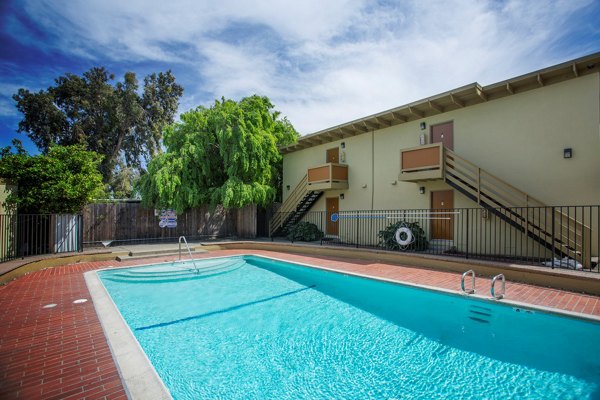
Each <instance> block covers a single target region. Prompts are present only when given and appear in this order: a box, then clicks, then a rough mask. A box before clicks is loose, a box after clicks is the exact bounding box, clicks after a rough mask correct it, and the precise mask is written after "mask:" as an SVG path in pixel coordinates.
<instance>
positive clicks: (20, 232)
mask: <svg viewBox="0 0 600 400" xmlns="http://www.w3.org/2000/svg"><path fill="white" fill-rule="evenodd" d="M82 250H83V217H82V216H81V215H72V214H18V215H12V214H0V262H4V261H9V260H13V259H15V258H23V257H27V256H35V255H42V254H54V253H70V252H78V251H82Z"/></svg>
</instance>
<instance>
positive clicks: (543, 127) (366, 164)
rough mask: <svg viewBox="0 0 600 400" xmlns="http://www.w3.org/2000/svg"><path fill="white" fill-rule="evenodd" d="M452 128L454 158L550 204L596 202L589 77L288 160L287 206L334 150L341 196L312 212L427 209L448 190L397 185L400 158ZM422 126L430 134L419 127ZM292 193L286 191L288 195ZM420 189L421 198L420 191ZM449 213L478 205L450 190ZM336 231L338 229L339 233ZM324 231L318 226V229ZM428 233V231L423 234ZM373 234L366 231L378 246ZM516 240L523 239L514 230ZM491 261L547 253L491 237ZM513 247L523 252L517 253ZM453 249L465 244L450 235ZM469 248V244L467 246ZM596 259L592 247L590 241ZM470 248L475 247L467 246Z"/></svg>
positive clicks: (440, 185)
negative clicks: (344, 184) (434, 131)
mask: <svg viewBox="0 0 600 400" xmlns="http://www.w3.org/2000/svg"><path fill="white" fill-rule="evenodd" d="M447 121H453V123H454V151H455V152H456V154H457V155H459V156H460V157H463V158H465V159H467V160H468V161H470V162H472V163H474V164H476V165H478V166H479V167H480V168H482V169H484V170H487V171H488V172H490V173H492V174H494V175H496V176H497V177H499V178H501V179H503V180H505V181H506V182H508V183H509V184H511V185H513V186H515V187H516V188H518V189H520V190H522V191H524V192H526V193H528V194H529V195H531V196H533V197H535V198H537V199H538V200H540V201H541V202H543V203H545V204H547V205H597V204H600V155H599V154H600V79H599V74H597V73H596V74H592V75H587V76H584V77H580V78H577V79H571V80H568V81H564V82H562V83H558V84H555V85H550V86H547V87H542V88H539V89H534V90H531V91H527V92H524V93H521V94H515V95H512V96H509V97H505V98H502V99H498V100H492V101H489V102H486V103H482V104H479V105H475V106H470V107H466V108H463V109H459V110H455V111H451V112H446V113H442V114H439V115H436V116H433V117H427V118H423V119H420V120H416V121H412V122H408V123H404V124H400V125H397V126H393V127H389V128H385V129H380V130H376V131H372V132H367V133H364V134H361V135H358V136H354V137H349V138H345V139H340V140H337V141H335V142H332V143H327V144H322V145H319V146H315V147H312V148H309V149H305V150H300V151H297V152H293V153H290V154H286V155H284V160H283V171H284V190H283V194H284V200H285V198H287V195H289V193H290V192H291V190H293V188H294V187H295V186H296V184H297V183H298V182H299V181H300V179H301V178H302V177H303V176H304V175H305V174H306V171H307V168H308V167H311V166H316V165H319V164H322V163H323V162H324V161H325V153H326V150H327V149H330V148H332V147H336V146H340V145H341V143H342V142H344V144H345V148H344V149H342V148H341V147H340V154H341V160H340V162H342V163H346V164H348V174H349V177H348V181H349V182H348V184H349V188H348V189H346V190H336V191H326V192H325V194H324V196H323V197H321V199H319V201H318V202H317V203H316V204H315V205H314V206H313V207H312V208H311V211H325V198H326V197H339V195H340V194H341V193H344V199H340V200H339V206H340V211H349V210H397V209H427V208H429V207H430V198H431V192H432V191H434V190H445V189H451V187H450V186H448V185H447V184H445V183H444V182H443V181H441V180H439V181H429V182H419V183H412V182H400V181H398V180H397V179H398V175H399V172H400V150H401V149H404V148H410V147H415V146H418V145H419V136H420V135H421V134H425V135H426V136H427V141H428V142H429V136H430V127H431V126H432V125H435V124H439V123H443V122H447ZM421 122H425V123H426V124H427V128H426V129H425V130H421V129H420V126H419V125H420V123H421ZM569 147H570V148H572V149H573V158H571V159H564V158H563V149H564V148H569ZM286 185H290V190H287V189H286ZM420 186H424V187H425V194H420V193H419V187H420ZM454 207H455V208H474V207H477V204H476V203H474V202H473V201H471V200H470V199H468V198H467V197H465V196H464V195H462V194H461V193H459V192H458V191H456V190H455V191H454ZM497 222H498V221H495V219H494V218H493V217H492V218H488V219H482V220H481V225H480V226H481V228H479V225H478V226H477V227H474V228H472V229H471V232H472V233H473V234H478V232H476V231H477V229H481V231H482V232H484V233H485V232H486V231H489V230H490V229H491V227H492V226H497V225H494V223H496V224H497ZM341 226H342V224H340V227H341ZM323 228H324V227H323ZM424 228H425V229H426V230H427V228H428V227H424ZM376 233H377V232H364V234H365V235H367V236H368V237H369V238H370V239H369V238H361V240H362V241H363V242H368V241H372V240H375V239H374V237H376ZM513 233H514V235H519V234H518V233H517V232H513ZM341 236H347V237H344V238H343V239H344V240H349V241H350V242H352V240H351V239H352V238H355V237H356V233H355V230H354V228H353V227H352V226H350V225H347V229H346V230H345V231H344V232H340V237H341ZM494 243H495V244H494V246H495V247H494V248H492V249H491V250H490V253H494V252H496V253H506V254H509V253H513V254H514V253H520V254H522V255H526V254H527V255H533V256H535V257H537V256H540V257H543V256H544V253H545V250H544V249H543V248H541V247H540V246H539V245H538V244H537V243H536V242H534V241H533V240H531V239H522V238H521V239H519V240H518V241H517V240H516V239H514V238H513V235H512V234H511V233H510V232H509V234H508V235H504V234H503V235H495V236H494ZM515 243H518V244H517V246H519V247H522V246H523V245H525V249H516V248H515ZM454 245H455V246H457V248H458V249H459V250H461V249H464V248H465V246H466V245H467V244H466V243H465V242H464V240H463V239H461V238H460V237H458V236H455V242H454ZM470 246H473V243H471V244H470ZM592 247H593V253H594V254H597V252H598V249H597V244H596V243H593V244H592ZM471 249H472V247H471Z"/></svg>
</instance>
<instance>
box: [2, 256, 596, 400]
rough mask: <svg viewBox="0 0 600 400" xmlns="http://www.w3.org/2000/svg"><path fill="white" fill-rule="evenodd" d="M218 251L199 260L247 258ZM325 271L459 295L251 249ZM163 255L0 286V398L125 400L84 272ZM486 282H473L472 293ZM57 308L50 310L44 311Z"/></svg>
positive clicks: (560, 296) (548, 296) (409, 275)
mask: <svg viewBox="0 0 600 400" xmlns="http://www.w3.org/2000/svg"><path fill="white" fill-rule="evenodd" d="M248 253H250V251H248V250H219V251H211V252H209V253H203V254H200V255H198V258H205V257H211V256H222V255H234V254H248ZM251 253H253V254H262V255H267V256H272V257H276V258H281V259H286V260H289V261H297V262H302V263H308V264H314V265H322V266H325V267H327V268H330V269H336V270H339V271H345V272H349V273H356V274H362V275H368V276H376V277H381V278H385V279H392V280H397V281H402V282H408V283H414V284H419V285H427V286H435V287H438V288H443V289H447V290H453V291H458V289H459V285H460V274H456V273H451V272H440V271H431V270H426V269H421V268H414V267H407V266H397V265H386V264H379V263H372V262H369V261H365V260H350V259H342V258H335V257H320V256H319V257H310V256H304V255H295V254H286V253H278V252H270V251H252V252H251ZM175 258H176V257H173V256H163V257H157V258H154V259H151V260H148V259H145V260H131V261H126V262H122V263H118V262H116V261H100V262H90V263H79V264H73V265H65V266H61V267H55V268H50V269H46V270H43V271H38V272H34V273H31V274H29V275H27V276H24V277H21V278H19V279H16V280H15V281H12V282H10V283H8V284H7V285H5V286H1V287H0V321H1V323H0V398H1V399H38V398H43V399H106V400H108V399H125V398H127V397H126V394H125V391H124V388H123V386H122V384H121V380H120V378H119V375H118V372H117V369H116V367H115V364H114V362H113V360H112V356H111V353H110V350H109V347H108V344H107V342H106V339H105V337H104V334H103V331H102V327H101V326H100V322H99V320H98V317H97V316H96V313H95V310H94V305H93V304H92V302H91V301H87V302H84V303H80V304H74V303H73V302H74V301H75V300H78V299H89V298H90V295H89V292H88V290H87V287H86V285H85V282H84V278H83V273H84V272H86V271H89V270H93V269H99V268H106V267H109V266H115V265H119V266H125V265H140V264H148V263H152V262H159V261H171V260H174V259H175ZM488 290H489V281H488V280H484V279H479V280H478V284H477V291H478V293H482V294H486V293H487V291H488ZM506 298H507V299H508V300H513V301H520V302H526V303H529V304H533V305H538V306H545V307H552V308H556V309H560V310H566V311H572V312H579V313H585V314H589V315H594V316H600V299H599V298H598V297H595V296H589V295H583V294H577V293H572V292H565V291H560V290H556V289H549V288H541V287H535V286H531V285H525V284H520V283H513V282H507V288H506ZM48 304H56V307H53V308H43V307H44V306H45V305H48Z"/></svg>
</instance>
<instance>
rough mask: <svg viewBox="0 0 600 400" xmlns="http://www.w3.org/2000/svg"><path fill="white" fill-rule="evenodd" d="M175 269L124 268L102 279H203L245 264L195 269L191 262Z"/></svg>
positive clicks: (147, 281) (165, 280) (152, 280)
mask: <svg viewBox="0 0 600 400" xmlns="http://www.w3.org/2000/svg"><path fill="white" fill-rule="evenodd" d="M185 265H187V267H188V268H186V267H181V268H179V269H177V267H175V266H161V267H160V269H156V268H152V267H150V268H149V269H148V270H141V269H140V270H124V271H122V272H115V273H111V274H110V276H106V277H105V278H104V279H107V280H110V281H115V282H127V283H165V282H177V281H184V280H195V279H204V278H208V277H211V276H216V275H221V274H225V273H228V272H232V271H234V270H236V269H238V268H241V267H242V266H244V265H245V261H243V260H235V261H229V262H226V263H221V264H215V265H208V266H203V267H200V268H198V270H197V271H196V270H195V269H194V267H193V265H191V264H185Z"/></svg>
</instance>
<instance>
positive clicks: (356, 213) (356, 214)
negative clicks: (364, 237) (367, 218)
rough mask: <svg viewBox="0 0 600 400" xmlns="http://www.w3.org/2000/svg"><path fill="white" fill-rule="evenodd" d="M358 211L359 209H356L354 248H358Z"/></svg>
mask: <svg viewBox="0 0 600 400" xmlns="http://www.w3.org/2000/svg"><path fill="white" fill-rule="evenodd" d="M359 212H360V211H358V210H357V211H356V244H355V246H356V248H358V229H359V228H360V224H359Z"/></svg>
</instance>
